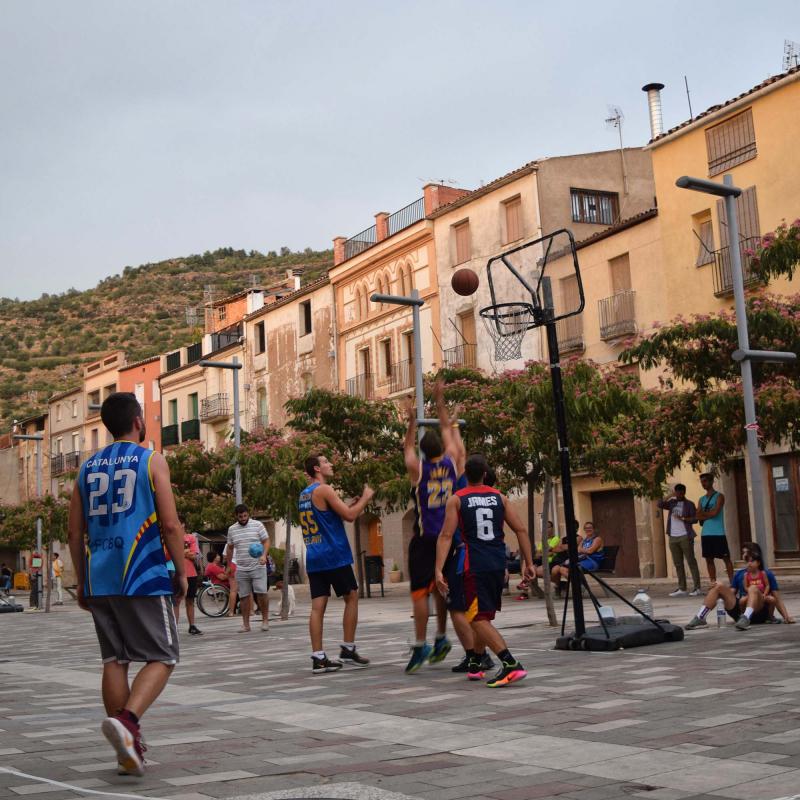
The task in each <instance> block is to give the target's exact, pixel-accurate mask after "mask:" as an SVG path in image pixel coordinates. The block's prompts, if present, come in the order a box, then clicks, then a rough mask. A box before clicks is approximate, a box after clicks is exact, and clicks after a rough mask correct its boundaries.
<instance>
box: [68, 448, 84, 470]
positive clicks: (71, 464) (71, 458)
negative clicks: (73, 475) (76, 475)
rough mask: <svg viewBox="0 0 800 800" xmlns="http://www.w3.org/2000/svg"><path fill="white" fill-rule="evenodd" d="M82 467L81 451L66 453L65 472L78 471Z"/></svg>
mask: <svg viewBox="0 0 800 800" xmlns="http://www.w3.org/2000/svg"><path fill="white" fill-rule="evenodd" d="M80 465H81V454H80V451H79V450H73V451H72V452H71V453H64V472H70V471H71V470H74V469H78V467H80Z"/></svg>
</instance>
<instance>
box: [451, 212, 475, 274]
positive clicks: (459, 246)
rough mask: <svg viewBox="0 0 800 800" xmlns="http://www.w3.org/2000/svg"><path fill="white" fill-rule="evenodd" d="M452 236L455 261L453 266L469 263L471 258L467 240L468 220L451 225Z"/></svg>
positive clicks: (470, 248)
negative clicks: (453, 238)
mask: <svg viewBox="0 0 800 800" xmlns="http://www.w3.org/2000/svg"><path fill="white" fill-rule="evenodd" d="M453 235H454V237H455V259H454V261H453V263H454V264H463V263H464V262H465V261H469V259H470V257H471V256H472V245H471V242H470V238H469V220H464V222H459V223H458V225H453Z"/></svg>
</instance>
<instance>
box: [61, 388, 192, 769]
mask: <svg viewBox="0 0 800 800" xmlns="http://www.w3.org/2000/svg"><path fill="white" fill-rule="evenodd" d="M100 417H101V419H102V420H103V424H104V425H105V426H106V428H108V430H109V432H110V433H111V435H112V436H113V437H114V441H113V442H112V443H111V444H109V445H107V446H106V447H104V448H103V449H102V450H99V451H98V452H97V453H95V454H94V455H93V456H91V458H89V459H88V460H87V461H85V462H84V463H83V465H82V466H81V468H80V470H79V472H78V477H77V480H76V481H75V488H74V489H73V492H72V500H71V503H70V509H69V549H70V553H71V554H72V562H73V564H75V568H76V571H77V579H78V588H77V596H78V605H79V606H80V607H81V608H83V609H85V610H88V611H90V612H91V614H92V617H93V619H94V626H95V630H96V631H97V638H98V641H99V643H100V655H101V657H102V659H103V679H102V695H103V705H104V706H105V709H106V714H107V715H108V716H107V717H106V719H104V720H103V723H102V725H101V730H102V732H103V735H104V736H105V737H106V739H108V741H109V743H110V744H111V746H112V747H113V748H114V750H115V751H116V754H117V763H118V766H119V773H120V774H121V775H143V774H144V755H143V753H144V750H145V747H144V745H143V743H142V738H141V733H140V729H139V720H140V719H141V717H142V715H143V714H144V712H145V711H146V710H147V709H148V708H149V707H150V705H151V704H152V703H153V701H154V700H155V699H156V698H157V697H158V696H159V695H160V694H161V692H162V690H163V689H164V687H165V686H166V685H167V681H168V680H169V676H170V675H171V674H172V670H173V669H174V667H175V664H177V662H178V629H177V626H176V624H175V616H174V614H173V613H172V595H173V592H174V594H175V596H176V597H177V598H179V599H180V598H182V597H184V596H185V595H186V586H187V584H186V572H185V567H184V554H183V527H182V526H181V524H180V522H179V521H178V513H177V511H176V510H175V499H174V497H173V496H172V485H171V483H170V477H169V467H168V466H167V462H166V460H165V459H164V456H162V455H161V453H155V452H153V451H152V450H149V449H147V448H145V447H142V446H141V443H142V442H143V441H144V440H145V437H146V431H145V423H144V417H143V415H142V409H141V406H140V405H139V403H138V401H137V400H136V396H135V395H134V394H132V393H131V392H114V393H113V394H111V395H109V396H108V397H107V398H106V399H105V401H104V402H103V405H102V408H101V409H100ZM165 545H166V549H167V551H168V552H167V553H165V552H164V547H165ZM170 556H171V557H172V561H173V563H174V565H175V588H174V589H173V585H172V582H171V580H170V576H169V573H168V572H167V559H168V558H169V557H170ZM132 661H142V662H145V666H143V667H142V668H141V669H140V670H139V672H138V673H137V675H136V677H135V678H134V681H133V683H132V684H131V685H130V686H129V685H128V667H129V665H130V663H131V662H132Z"/></svg>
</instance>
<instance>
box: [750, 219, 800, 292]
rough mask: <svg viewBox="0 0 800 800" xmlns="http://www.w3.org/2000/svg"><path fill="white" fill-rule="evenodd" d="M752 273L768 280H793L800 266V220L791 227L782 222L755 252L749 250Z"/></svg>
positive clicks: (768, 234)
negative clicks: (784, 277)
mask: <svg viewBox="0 0 800 800" xmlns="http://www.w3.org/2000/svg"><path fill="white" fill-rule="evenodd" d="M746 254H747V255H748V256H750V271H751V272H752V273H753V274H754V275H757V276H758V277H760V278H762V279H763V280H765V281H766V280H767V279H768V278H777V277H779V276H781V275H785V276H786V277H787V278H788V279H789V280H791V279H792V275H793V274H794V271H795V270H796V269H797V268H798V265H800V219H796V220H795V221H794V222H793V223H792V224H791V225H787V224H786V222H785V221H784V222H782V223H781V224H780V225H778V227H777V228H776V229H775V231H774V233H767V234H764V236H763V237H762V238H761V242H760V243H759V246H758V247H757V248H756V249H755V250H748V251H747V253H746Z"/></svg>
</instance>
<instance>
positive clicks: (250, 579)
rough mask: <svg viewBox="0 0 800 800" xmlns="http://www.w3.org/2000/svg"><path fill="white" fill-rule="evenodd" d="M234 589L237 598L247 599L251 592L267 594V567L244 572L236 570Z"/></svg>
mask: <svg viewBox="0 0 800 800" xmlns="http://www.w3.org/2000/svg"><path fill="white" fill-rule="evenodd" d="M236 588H237V590H238V592H239V597H249V596H250V595H251V594H253V592H255V593H256V594H266V593H267V565H266V564H265V565H264V566H263V567H257V568H256V569H254V570H252V571H250V570H248V571H247V572H245V571H244V570H243V569H237V570H236Z"/></svg>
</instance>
